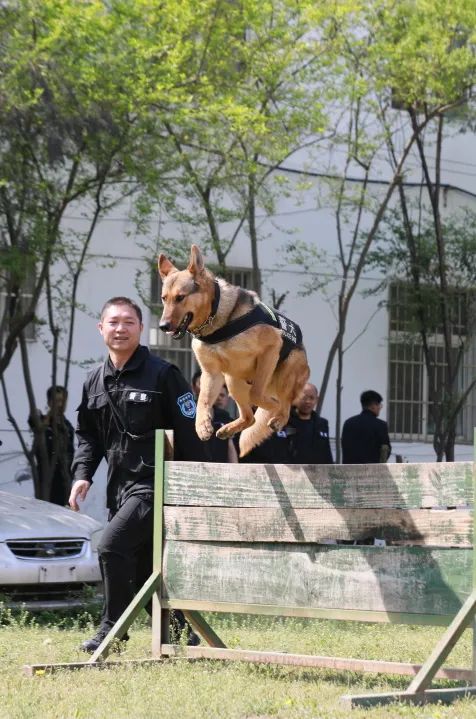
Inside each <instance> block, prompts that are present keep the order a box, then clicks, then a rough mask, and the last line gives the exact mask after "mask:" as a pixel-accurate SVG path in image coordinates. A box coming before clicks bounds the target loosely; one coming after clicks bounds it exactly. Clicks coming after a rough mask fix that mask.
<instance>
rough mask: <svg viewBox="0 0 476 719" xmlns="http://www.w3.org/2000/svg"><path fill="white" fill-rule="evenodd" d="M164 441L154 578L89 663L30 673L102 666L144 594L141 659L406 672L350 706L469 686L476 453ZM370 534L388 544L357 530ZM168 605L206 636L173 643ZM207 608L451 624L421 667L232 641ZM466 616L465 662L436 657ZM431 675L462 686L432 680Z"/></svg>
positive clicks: (475, 675) (474, 689) (473, 680)
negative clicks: (419, 458)
mask: <svg viewBox="0 0 476 719" xmlns="http://www.w3.org/2000/svg"><path fill="white" fill-rule="evenodd" d="M166 451H167V445H166V436H165V433H164V431H158V432H157V438H156V489H155V529H154V570H153V574H152V575H151V577H150V579H149V580H148V582H147V583H146V584H145V586H144V587H143V588H142V590H141V591H140V592H139V593H138V594H137V596H136V597H135V599H134V600H133V602H132V603H131V605H130V606H129V607H128V608H127V610H126V611H125V612H124V614H123V615H122V617H120V619H119V620H118V622H117V623H116V625H115V626H114V627H113V628H112V630H111V632H110V633H109V634H108V636H107V637H106V638H105V640H104V641H103V643H102V644H101V646H100V647H99V648H98V650H97V651H96V652H95V653H94V654H93V655H92V657H91V659H90V660H89V662H78V663H74V664H56V665H39V664H36V665H28V666H27V667H25V671H26V673H27V674H29V675H30V676H33V675H38V674H41V673H44V672H46V671H54V670H55V669H57V668H59V667H61V668H65V667H66V668H80V667H88V668H97V667H104V666H105V664H104V660H105V659H106V657H107V656H108V654H109V651H110V649H111V645H112V643H113V642H114V640H115V639H118V638H120V637H122V636H123V634H124V633H125V632H126V631H127V629H128V628H129V626H130V625H131V623H132V622H133V620H134V619H135V617H136V616H137V614H138V612H139V611H140V610H141V609H142V607H144V606H145V604H146V603H147V602H148V601H149V600H150V598H151V597H152V600H153V619H152V656H153V659H152V660H151V659H149V660H146V661H149V662H150V661H161V660H163V659H164V658H166V657H178V656H180V657H189V658H211V659H226V660H235V661H251V662H265V663H280V664H287V665H298V666H308V667H325V668H334V669H336V670H351V671H365V672H375V673H377V672H381V673H385V674H403V675H409V676H413V679H412V681H411V683H410V685H409V687H408V689H406V690H405V691H404V692H396V693H395V692H394V693H389V694H373V695H364V696H346V697H343V699H344V701H346V703H347V704H348V706H349V707H354V706H370V705H374V704H384V703H388V702H390V701H401V702H409V703H410V702H411V703H426V702H432V701H451V700H452V699H455V698H459V697H461V696H465V695H469V694H475V693H476V639H475V637H476V625H475V622H474V617H475V613H476V581H475V577H476V566H475V562H474V559H473V544H474V536H475V533H476V527H475V519H474V512H473V497H474V494H475V492H474V487H475V483H476V479H475V473H474V464H475V463H473V462H455V463H425V464H388V465H386V464H376V465H327V466H324V465H309V466H301V465H254V464H239V465H236V464H208V463H203V464H202V463H193V464H191V463H189V462H175V461H166ZM368 537H378V538H381V539H384V540H385V542H386V544H385V546H374V545H366V544H361V543H359V542H362V540H365V539H366V538H368ZM329 540H336V542H337V543H336V544H329V543H328V541H329ZM349 542H351V544H349ZM354 542H355V544H354ZM172 609H181V610H182V611H183V612H184V613H185V615H186V617H187V619H188V620H189V622H190V623H191V625H192V626H193V628H194V629H195V631H197V632H198V633H199V634H200V635H201V636H202V638H203V640H205V642H206V645H201V646H198V647H184V646H181V645H180V646H178V645H173V644H170V642H169V633H168V632H169V613H170V610H172ZM204 611H211V612H237V613H249V614H265V615H279V616H294V617H309V618H328V619H342V620H349V619H350V620H357V621H369V622H394V623H410V624H419V625H448V628H447V630H446V631H445V632H444V634H443V636H442V638H441V640H440V641H439V642H438V644H437V646H436V647H435V649H434V651H433V652H432V653H431V655H430V656H429V657H428V659H427V660H426V662H425V663H424V664H423V665H422V666H420V665H414V664H409V663H403V662H388V661H385V660H382V661H376V660H362V659H351V658H343V657H324V656H309V655H303V654H289V653H280V652H268V651H249V650H244V649H230V648H227V647H226V646H225V645H224V643H223V642H222V640H221V639H220V637H218V636H217V634H216V633H215V632H214V631H213V629H212V628H211V627H210V626H209V624H208V623H207V622H206V621H205V619H204V618H203V616H202V614H201V613H202V612H204ZM470 625H472V626H473V666H472V668H470V669H451V668H446V667H443V666H442V665H443V664H444V662H445V659H446V658H447V656H448V655H449V653H450V651H451V649H452V648H453V647H454V645H455V644H456V642H457V641H458V639H459V638H460V637H461V635H462V633H463V631H464V630H465V629H466V628H468V627H469V626H470ZM116 663H117V662H114V664H116ZM109 664H113V662H107V665H109ZM434 678H447V679H452V680H458V681H463V682H465V683H466V686H462V687H458V688H456V689H430V685H431V682H432V680H433V679H434ZM468 684H469V686H468Z"/></svg>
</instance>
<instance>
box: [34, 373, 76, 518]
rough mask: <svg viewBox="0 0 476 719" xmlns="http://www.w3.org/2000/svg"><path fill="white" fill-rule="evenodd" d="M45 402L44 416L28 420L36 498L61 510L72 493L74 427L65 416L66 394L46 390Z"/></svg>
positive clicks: (60, 390) (62, 390)
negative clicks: (42, 439) (42, 444)
mask: <svg viewBox="0 0 476 719" xmlns="http://www.w3.org/2000/svg"><path fill="white" fill-rule="evenodd" d="M46 400H47V403H48V410H47V412H46V414H43V413H42V412H40V410H37V417H36V421H35V419H34V418H33V417H32V416H30V417H29V418H28V424H29V425H30V428H31V429H32V430H33V432H34V437H35V439H34V441H33V454H34V456H35V463H36V469H37V472H38V484H36V483H35V497H36V498H37V499H43V500H46V501H48V502H52V503H53V504H59V505H61V506H64V505H67V504H68V497H69V493H70V491H71V463H72V461H73V455H74V427H73V425H72V424H71V422H70V421H69V420H68V419H67V418H66V417H65V416H64V413H65V410H66V404H67V401H68V390H67V389H66V387H61V386H60V385H56V386H55V387H48V389H47V391H46ZM38 425H39V426H38ZM41 431H44V433H45V449H46V455H47V457H46V458H45V457H44V455H42V452H41V450H40V443H39V436H40V432H41ZM45 460H46V461H45ZM50 478H51V479H50ZM48 483H49V488H47V485H48Z"/></svg>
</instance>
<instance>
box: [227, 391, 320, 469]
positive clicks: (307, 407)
mask: <svg viewBox="0 0 476 719" xmlns="http://www.w3.org/2000/svg"><path fill="white" fill-rule="evenodd" d="M318 399H319V394H318V391H317V387H316V386H315V385H313V384H311V383H310V382H307V383H306V384H305V385H304V387H303V390H302V392H301V395H300V397H299V398H298V399H297V401H296V403H295V406H294V407H293V408H292V410H291V414H290V417H289V420H288V423H287V425H286V426H285V427H283V429H282V430H281V431H280V432H276V433H275V434H273V435H272V437H270V438H269V439H267V440H266V441H265V442H263V444H261V445H259V446H258V447H255V448H254V449H252V450H251V452H249V453H248V454H247V455H245V456H244V457H243V458H242V459H240V462H243V463H246V462H251V463H253V464H333V463H334V459H333V457H332V450H331V445H330V441H329V422H328V421H327V419H325V418H324V417H320V416H319V415H318V414H317V412H316V411H315V407H316V405H317V401H318Z"/></svg>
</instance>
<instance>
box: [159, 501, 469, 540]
mask: <svg viewBox="0 0 476 719" xmlns="http://www.w3.org/2000/svg"><path fill="white" fill-rule="evenodd" d="M164 526H165V536H166V538H167V539H176V540H182V541H185V540H192V541H193V540H201V541H215V542H216V541H224V542H298V543H306V542H308V543H309V542H311V543H312V542H316V543H319V542H322V541H324V540H326V539H338V540H343V539H344V540H362V539H365V538H367V537H381V538H383V539H385V540H387V542H388V541H390V542H391V543H392V544H416V545H431V546H434V547H445V546H446V547H471V546H472V543H473V518H472V512H471V511H470V510H469V509H449V510H440V509H360V508H359V509H345V508H343V509H334V508H326V509H302V508H297V509H292V510H291V509H290V510H289V511H287V512H285V511H283V509H282V508H281V507H279V508H276V507H261V508H257V507H175V506H172V507H165V508H164Z"/></svg>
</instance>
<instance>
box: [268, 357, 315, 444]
mask: <svg viewBox="0 0 476 719" xmlns="http://www.w3.org/2000/svg"><path fill="white" fill-rule="evenodd" d="M308 379H309V365H308V364H307V358H306V353H305V351H304V350H300V349H295V350H293V351H292V352H291V353H290V355H289V356H288V357H287V358H286V359H285V360H284V362H282V363H281V364H279V365H278V367H277V369H276V372H275V375H274V377H273V385H272V386H273V389H274V391H275V393H276V396H277V397H278V398H279V411H278V412H275V413H273V414H272V415H271V416H270V418H269V420H268V427H269V428H270V429H272V430H273V431H274V432H279V430H281V429H282V428H283V427H284V426H285V425H286V423H287V421H288V419H289V413H290V411H291V404H292V403H293V402H294V401H295V400H296V399H297V398H298V397H299V395H300V393H301V391H302V388H303V387H304V385H305V384H306V382H307V381H308Z"/></svg>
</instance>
